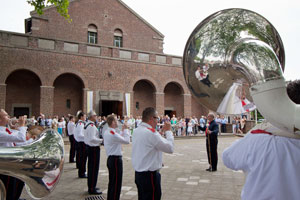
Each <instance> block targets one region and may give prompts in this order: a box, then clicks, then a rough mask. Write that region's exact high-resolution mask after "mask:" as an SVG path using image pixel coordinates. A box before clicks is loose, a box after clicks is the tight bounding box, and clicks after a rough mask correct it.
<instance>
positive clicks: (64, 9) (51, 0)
mask: <svg viewBox="0 0 300 200" xmlns="http://www.w3.org/2000/svg"><path fill="white" fill-rule="evenodd" d="M27 3H29V4H30V5H32V6H34V10H35V11H36V12H37V13H38V14H39V15H42V14H43V13H44V11H43V9H44V8H45V7H46V6H50V5H54V6H56V10H57V12H58V13H59V14H60V15H61V16H63V17H64V18H66V19H67V20H69V21H71V19H70V15H69V13H68V8H69V0H27Z"/></svg>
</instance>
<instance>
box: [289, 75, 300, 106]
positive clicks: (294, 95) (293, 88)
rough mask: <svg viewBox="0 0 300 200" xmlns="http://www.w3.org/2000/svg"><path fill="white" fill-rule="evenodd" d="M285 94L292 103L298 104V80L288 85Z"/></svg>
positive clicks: (299, 101)
mask: <svg viewBox="0 0 300 200" xmlns="http://www.w3.org/2000/svg"><path fill="white" fill-rule="evenodd" d="M287 93H288V95H289V97H290V99H291V100H292V101H293V102H294V103H296V104H300V79H298V80H294V81H292V82H290V83H288V85H287Z"/></svg>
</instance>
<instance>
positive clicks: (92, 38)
mask: <svg viewBox="0 0 300 200" xmlns="http://www.w3.org/2000/svg"><path fill="white" fill-rule="evenodd" d="M88 43H90V44H97V26H95V25H94V24H90V25H89V26H88Z"/></svg>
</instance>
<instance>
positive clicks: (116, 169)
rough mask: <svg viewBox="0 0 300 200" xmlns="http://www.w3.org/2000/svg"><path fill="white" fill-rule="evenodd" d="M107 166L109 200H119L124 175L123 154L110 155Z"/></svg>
mask: <svg viewBox="0 0 300 200" xmlns="http://www.w3.org/2000/svg"><path fill="white" fill-rule="evenodd" d="M107 168H108V171H109V182H108V191H107V200H119V199H120V194H121V187H122V177H123V161H122V156H109V157H108V158H107Z"/></svg>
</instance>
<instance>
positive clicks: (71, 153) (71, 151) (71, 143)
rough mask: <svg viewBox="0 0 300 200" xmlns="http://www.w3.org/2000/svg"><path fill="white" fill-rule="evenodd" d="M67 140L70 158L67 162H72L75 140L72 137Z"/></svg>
mask: <svg viewBox="0 0 300 200" xmlns="http://www.w3.org/2000/svg"><path fill="white" fill-rule="evenodd" d="M69 140H70V157H69V162H74V158H75V152H76V150H75V139H74V135H69Z"/></svg>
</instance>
